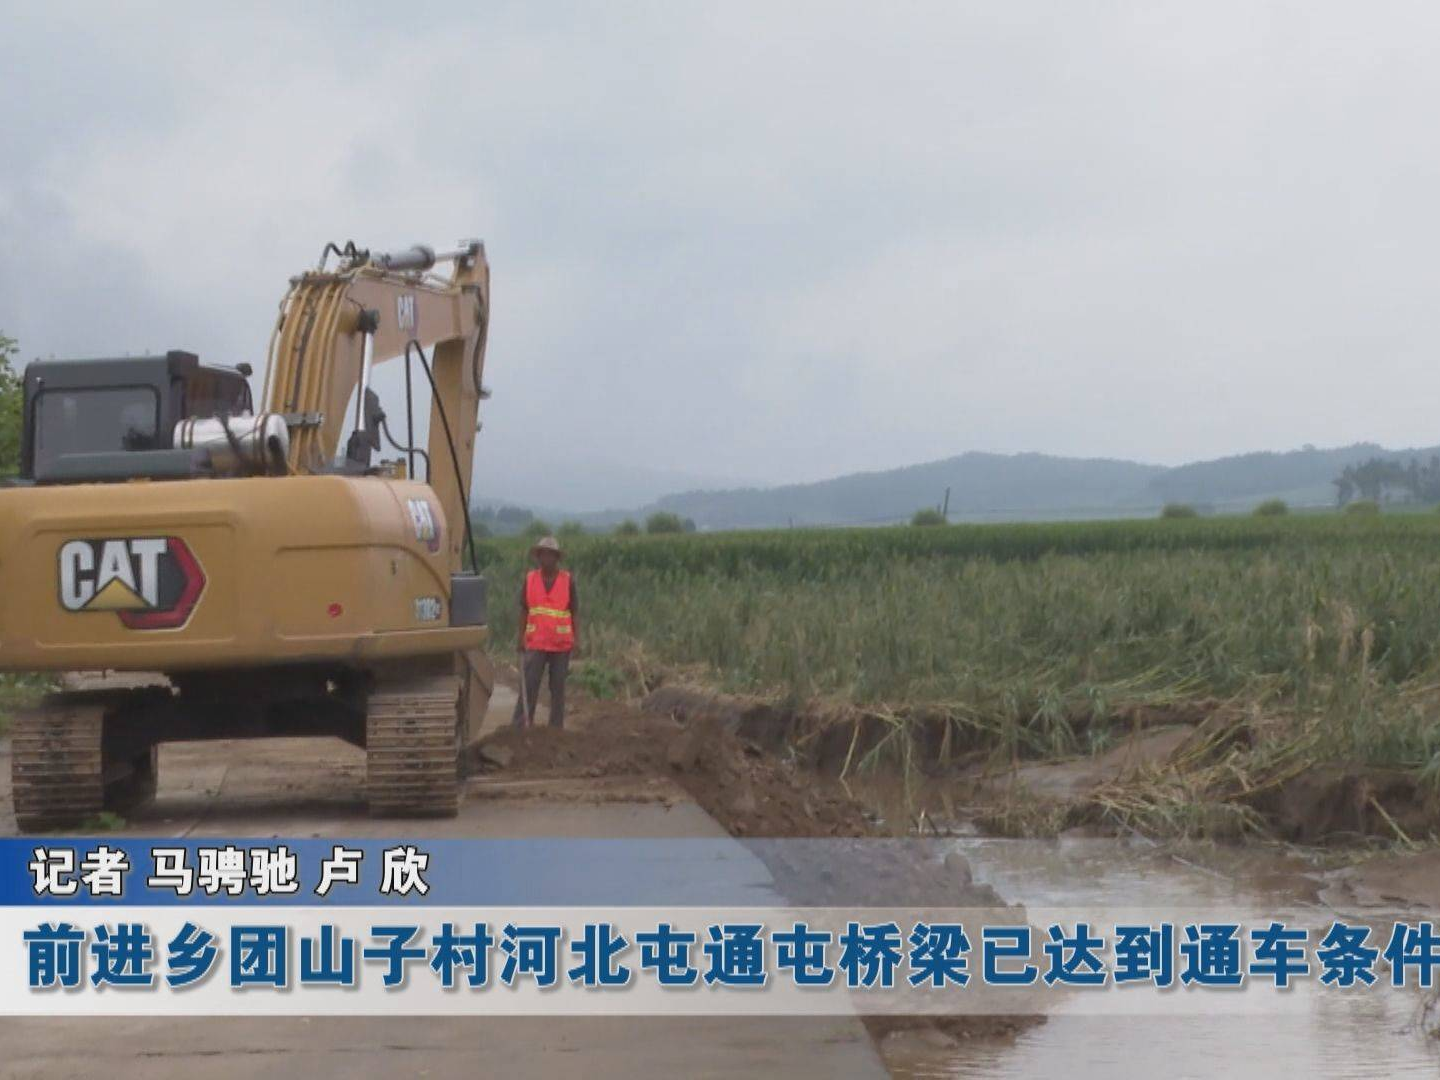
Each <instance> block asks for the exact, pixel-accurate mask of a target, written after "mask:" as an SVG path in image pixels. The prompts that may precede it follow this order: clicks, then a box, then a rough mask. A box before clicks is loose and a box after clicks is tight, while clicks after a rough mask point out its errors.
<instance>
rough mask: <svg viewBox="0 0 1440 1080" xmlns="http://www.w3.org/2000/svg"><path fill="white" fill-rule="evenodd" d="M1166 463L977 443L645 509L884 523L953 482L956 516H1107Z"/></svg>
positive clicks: (727, 522) (1134, 498)
mask: <svg viewBox="0 0 1440 1080" xmlns="http://www.w3.org/2000/svg"><path fill="white" fill-rule="evenodd" d="M1162 472H1164V469H1163V467H1161V466H1157V465H1142V464H1139V463H1137V462H1133V461H1112V460H1107V459H1102V458H1062V457H1052V456H1049V455H1046V454H984V453H969V454H962V455H960V456H959V457H954V458H947V459H945V460H943V461H932V462H928V463H926V464H923V465H911V466H908V467H905V468H901V469H887V470H885V471H883V472H866V473H854V474H851V475H848V476H841V477H836V478H835V479H833V480H822V481H819V482H817V483H812V484H787V485H784V486H782V487H774V488H745V489H740V490H730V491H694V492H687V493H684V494H678V495H667V496H665V497H664V498H662V499H659V500H658V501H657V502H656V503H655V504H654V505H653V507H647V508H646V509H647V510H651V509H658V510H668V511H671V512H673V513H676V514H679V515H680V516H681V517H688V518H692V519H694V521H695V522H696V524H697V525H699V526H700V527H701V528H722V529H724V528H731V529H733V528H747V527H756V528H759V527H766V526H774V525H786V524H794V525H834V524H849V525H863V524H884V523H887V522H893V521H903V520H907V519H908V518H909V517H910V515H911V514H912V513H914V512H915V510H916V508H918V507H921V506H939V505H940V504H941V503H942V502H943V501H944V499H945V491H946V488H949V489H950V515H951V517H952V518H955V519H957V520H963V519H973V520H982V519H987V518H989V519H996V520H1005V519H1019V518H1027V517H1087V516H1091V517H1093V516H1108V515H1110V514H1112V513H1113V512H1114V511H1115V510H1116V508H1117V507H1121V506H1124V505H1126V504H1127V503H1134V502H1138V501H1139V500H1140V497H1141V493H1142V492H1143V491H1144V489H1145V485H1146V483H1147V482H1148V481H1149V480H1151V479H1152V478H1154V477H1155V476H1157V475H1158V474H1160V473H1162Z"/></svg>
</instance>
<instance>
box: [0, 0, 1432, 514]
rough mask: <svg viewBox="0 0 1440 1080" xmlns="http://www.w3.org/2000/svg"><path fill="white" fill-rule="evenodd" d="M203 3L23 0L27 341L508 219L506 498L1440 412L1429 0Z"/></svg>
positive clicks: (501, 332) (13, 69)
mask: <svg viewBox="0 0 1440 1080" xmlns="http://www.w3.org/2000/svg"><path fill="white" fill-rule="evenodd" d="M203 6H204V7H206V8H209V7H210V6H209V5H203ZM201 7H202V5H189V4H184V5H182V4H174V5H156V6H146V5H141V4H127V5H124V6H123V8H122V6H121V5H105V6H96V7H94V8H89V7H86V6H84V5H69V4H64V5H62V4H48V5H43V6H42V5H38V4H37V5H20V4H5V5H4V10H3V14H0V78H3V92H0V133H3V136H4V143H3V147H0V330H3V331H4V332H6V333H8V334H10V335H11V336H13V337H18V338H19V339H20V341H21V346H22V351H23V354H24V356H25V357H27V358H29V357H32V356H36V355H51V354H54V355H56V356H69V355H107V354H112V355H113V354H119V353H125V352H143V351H147V350H154V351H161V350H164V349H166V348H169V347H188V348H192V349H194V350H195V351H198V352H199V353H200V354H201V355H202V357H203V358H205V359H207V360H211V361H216V362H225V363H234V362H237V361H240V360H249V361H250V362H252V363H254V364H256V366H257V367H259V366H260V364H261V363H262V362H263V358H264V350H265V346H266V342H267V340H268V336H269V333H270V327H271V323H272V321H273V317H274V312H275V306H276V304H277V302H278V301H279V299H280V297H281V295H282V293H283V292H284V289H285V285H286V279H287V277H288V276H289V275H290V274H292V273H294V272H296V271H298V270H301V269H303V268H306V267H308V266H310V265H311V264H313V263H314V261H315V259H316V258H317V256H318V254H319V251H320V249H321V247H322V246H323V244H324V242H325V241H326V240H330V239H335V240H344V239H346V238H350V237H354V238H355V239H357V240H358V241H360V242H361V243H362V244H365V245H367V246H370V247H372V248H383V247H386V246H400V245H403V244H406V243H409V242H411V241H415V240H420V241H426V242H430V243H434V244H436V245H437V246H443V245H446V244H449V243H450V242H452V241H454V240H457V239H459V238H461V237H466V236H472V235H478V236H482V237H484V238H485V240H486V244H487V247H488V250H489V253H490V260H491V264H492V268H493V274H494V316H493V328H492V332H491V336H490V352H489V359H488V370H487V381H488V382H489V384H490V385H491V386H492V388H493V390H494V398H493V400H492V401H491V402H489V403H488V405H487V406H486V412H485V432H484V435H483V436H482V439H481V442H480V453H481V455H482V456H483V457H484V465H483V466H482V469H481V472H480V479H479V480H478V481H477V492H476V494H477V498H483V497H484V496H485V495H486V493H487V492H493V493H494V494H496V495H504V496H509V497H526V498H528V499H529V501H531V502H534V503H540V504H550V505H555V504H560V505H570V506H575V507H576V508H583V507H581V506H580V503H579V502H578V501H577V494H583V491H581V490H580V489H588V490H589V497H588V501H589V502H591V503H594V504H603V503H605V502H610V501H616V500H622V501H623V499H625V498H627V497H628V496H630V495H632V494H635V493H636V492H635V491H631V490H630V489H629V488H627V487H626V484H630V485H631V487H634V486H635V485H636V484H639V486H640V487H643V486H644V485H645V483H651V482H653V483H654V484H658V485H659V486H661V487H664V486H666V485H668V484H670V483H672V482H673V483H682V482H689V481H693V480H695V479H697V478H699V479H707V480H716V479H735V480H751V481H764V482H779V481H787V480H797V479H812V478H819V477H824V476H829V475H834V474H836V473H841V472H846V471H852V470H857V469H874V468H882V467H888V466H893V465H901V464H909V463H913V462H917V461H923V460H929V459H934V458H939V457H946V456H949V455H952V454H957V453H961V452H963V451H965V450H972V449H979V450H996V451H1007V452H1008V451H1019V450H1039V451H1046V452H1051V453H1057V454H1073V455H1086V456H1118V457H1130V458H1137V459H1141V460H1145V461H1157V462H1167V463H1169V462H1181V461H1185V460H1191V459H1195V458H1202V457H1210V456H1216V455H1220V454H1226V453H1233V452H1238V451H1243V450H1250V449H1280V448H1290V447H1295V446H1298V445H1300V444H1303V443H1307V442H1311V443H1316V444H1320V445H1330V444H1341V443H1348V442H1353V441H1357V440H1363V439H1374V440H1378V441H1382V442H1385V443H1387V444H1391V445H1424V444H1433V443H1437V442H1440V281H1437V273H1436V267H1437V264H1440V139H1437V138H1436V134H1435V133H1436V110H1437V103H1440V6H1437V5H1434V4H1427V3H1415V4H1383V3H1368V4H1359V3H1354V2H1351V0H1344V2H1324V3H1322V2H1316V0H1306V2H1296V3H1271V4H1265V3H1260V2H1256V0H1244V2H1240V3H1233V4H1231V3H1220V2H1216V0H1203V2H1202V0H1194V2H1191V3H1186V4H1174V5H1167V4H1162V3H1156V2H1149V0H1147V2H1136V3H1132V4H1100V3H1087V4H1070V3H1063V2H1060V0H1055V2H1051V3H1044V4H1038V3H1037V4H1023V3H1015V2H1003V3H1002V2H995V3H986V4H972V3H935V4H877V3H874V2H870V3H864V4H854V5H850V4H843V3H838V2H827V3H817V4H804V3H798V2H769V3H757V4H753V5H752V4H744V3H739V2H734V0H725V2H712V3H709V4H703V5H702V4H685V3H678V2H673V0H670V2H664V3H654V4H634V3H628V4H627V3H605V4H601V3H574V4H571V3H564V4H543V3H516V4H493V3H485V2H477V0H470V2H466V3H463V4H440V3H433V4H432V3H423V2H414V3H406V4H398V3H393V2H391V3H384V4H376V5H373V6H369V7H367V6H365V5H360V4H336V5H333V6H324V5H321V4H306V5H298V4H293V3H292V4H286V5H283V6H277V7H259V6H250V5H230V6H227V7H226V8H225V9H224V12H223V13H217V14H210V15H197V14H196V12H197V10H199V9H200V8H201ZM27 8H28V10H27ZM215 10H216V11H217V12H218V11H219V9H218V7H217V8H216V9H215ZM628 468H633V469H636V470H650V471H651V472H653V473H661V474H663V475H662V476H661V477H659V478H656V477H653V476H652V477H650V479H649V480H637V479H636V477H637V476H641V475H642V474H632V473H626V472H625V471H624V470H625V469H628ZM562 477H563V479H562ZM627 477H628V479H627ZM577 485H578V487H577ZM547 488H548V490H546V489H547ZM622 489H623V490H622ZM637 490H638V489H637ZM567 493H568V494H567ZM549 496H555V497H549Z"/></svg>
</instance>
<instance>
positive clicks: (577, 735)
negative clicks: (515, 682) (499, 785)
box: [473, 702, 876, 837]
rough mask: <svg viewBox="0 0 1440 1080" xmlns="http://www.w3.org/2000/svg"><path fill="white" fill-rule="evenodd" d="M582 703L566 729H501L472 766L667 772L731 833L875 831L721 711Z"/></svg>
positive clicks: (541, 772) (836, 793)
mask: <svg viewBox="0 0 1440 1080" xmlns="http://www.w3.org/2000/svg"><path fill="white" fill-rule="evenodd" d="M580 709H581V710H582V714H581V715H577V718H576V719H577V723H576V726H575V727H574V728H573V729H572V728H567V729H565V730H563V731H557V730H553V729H551V728H548V727H543V726H542V727H533V728H524V729H518V730H517V729H509V728H507V729H505V730H503V731H499V732H496V733H494V734H493V735H490V736H489V737H487V738H486V739H484V740H482V741H481V743H480V744H479V746H478V747H477V748H476V750H477V752H478V758H477V759H476V760H475V761H474V762H473V764H475V765H476V766H478V768H479V770H480V771H491V770H497V769H503V770H504V771H505V772H506V774H507V775H513V776H518V777H525V778H550V777H564V776H583V777H590V778H595V777H628V776H636V777H656V776H664V777H668V778H669V779H671V780H673V781H674V782H675V783H676V784H678V785H679V786H680V787H682V788H684V789H685V791H686V792H687V793H688V794H689V795H690V796H691V797H692V798H693V799H694V800H695V801H696V802H697V803H699V804H700V806H701V807H703V808H704V809H705V811H706V812H707V813H709V814H710V815H711V816H712V817H714V818H716V819H717V820H718V821H719V822H720V823H721V824H722V825H724V826H725V828H726V829H727V830H729V831H730V832H731V833H732V834H734V835H736V836H774V837H799V836H870V835H874V833H875V831H876V830H875V827H874V826H873V825H872V823H871V822H870V820H869V819H868V818H867V817H866V816H865V814H864V812H863V811H862V810H861V808H860V806H859V805H858V804H857V803H855V802H854V801H853V800H851V799H850V798H848V797H847V796H846V795H845V794H844V793H843V792H842V791H840V790H839V789H838V788H832V787H831V786H829V785H827V784H825V783H823V782H822V781H820V780H819V779H818V778H814V777H811V776H809V775H808V774H806V773H804V772H802V771H801V770H800V769H797V768H796V767H794V766H793V765H791V764H787V763H786V762H784V761H782V760H778V759H776V758H774V757H772V756H770V755H769V754H767V753H766V751H765V750H764V749H763V748H762V747H760V746H759V745H758V744H757V743H755V742H753V741H751V740H747V739H744V738H742V737H740V736H738V735H736V734H735V733H734V731H732V730H731V729H730V728H729V727H728V726H727V725H726V724H725V723H724V722H723V721H722V720H721V719H720V718H716V717H710V718H701V719H697V720H693V721H691V722H689V723H686V724H683V725H682V724H680V723H678V722H677V721H675V720H673V719H671V718H669V717H668V716H664V715H656V714H653V713H640V712H637V711H635V710H634V709H631V708H628V707H626V706H621V705H613V704H606V703H598V702H597V703H586V704H584V705H582V706H580ZM580 721H583V723H582V722H580Z"/></svg>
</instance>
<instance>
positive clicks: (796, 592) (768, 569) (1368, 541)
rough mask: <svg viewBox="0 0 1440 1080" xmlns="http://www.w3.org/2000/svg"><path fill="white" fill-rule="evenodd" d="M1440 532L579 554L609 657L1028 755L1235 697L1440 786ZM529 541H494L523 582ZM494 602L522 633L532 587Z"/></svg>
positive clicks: (1317, 520)
mask: <svg viewBox="0 0 1440 1080" xmlns="http://www.w3.org/2000/svg"><path fill="white" fill-rule="evenodd" d="M1437 550H1440V515H1418V514H1410V515H1385V514H1380V515H1365V514H1358V515H1339V514H1327V515H1289V516H1281V515H1276V516H1268V517H1253V516H1246V517H1223V518H1217V517H1203V518H1188V517H1181V518H1167V519H1162V520H1149V521H1110V522H1083V523H1062V524H1034V525H959V526H951V527H949V528H945V529H910V528H903V527H902V528H891V529H844V530H787V531H771V532H750V533H727V534H719V535H710V536H706V535H691V536H674V537H664V536H662V537H627V538H611V537H585V538H577V540H576V541H575V542H573V543H572V545H571V549H570V552H569V555H570V564H571V565H572V567H573V568H574V569H575V570H576V571H577V577H578V579H579V581H580V583H581V584H580V589H581V593H582V596H583V607H584V611H583V619H584V634H585V641H586V646H587V648H588V649H589V652H590V657H591V659H592V660H594V661H597V662H599V663H601V664H603V665H604V666H606V667H607V668H611V669H615V670H622V671H623V670H626V669H627V665H633V664H634V663H636V658H637V657H638V658H640V661H639V662H641V663H645V664H651V665H660V666H661V667H665V668H683V669H688V670H690V671H693V672H696V673H697V674H699V675H700V676H701V677H702V678H704V679H705V680H707V681H709V682H711V683H713V684H714V685H716V686H717V687H719V688H721V689H726V690H735V691H749V692H759V693H763V694H768V695H774V696H781V697H784V698H787V699H789V700H791V701H795V702H805V701H813V700H816V699H822V700H825V701H829V702H840V703H845V704H848V705H852V706H855V707H858V708H862V709H868V710H871V711H872V712H874V713H877V714H884V715H887V716H894V717H898V718H899V720H900V722H901V723H902V725H903V722H904V721H905V720H906V719H907V718H914V717H917V716H920V715H924V716H928V717H930V718H932V719H933V718H934V717H936V716H939V717H941V718H943V720H944V722H945V723H947V724H951V725H953V726H954V727H955V729H956V734H957V736H958V737H960V738H962V739H963V740H965V741H967V742H969V743H971V744H974V743H977V742H979V743H983V744H985V745H989V746H992V747H994V748H996V750H997V752H1001V753H1006V754H1012V755H1014V756H1017V757H1018V756H1048V755H1062V754H1071V753H1080V752H1088V751H1090V750H1092V749H1096V748H1100V747H1103V746H1104V745H1106V744H1107V743H1108V741H1109V739H1110V735H1111V733H1112V732H1113V730H1114V729H1115V728H1116V727H1117V726H1118V725H1121V724H1122V723H1123V722H1124V721H1123V718H1124V717H1125V716H1126V715H1127V714H1128V713H1129V712H1131V711H1133V710H1134V709H1136V708H1140V707H1151V708H1153V707H1165V706H1170V705H1183V704H1185V703H1193V702H1196V701H1200V700H1210V701H1214V700H1217V699H1218V700H1223V701H1227V702H1230V703H1231V705H1232V706H1233V707H1234V708H1237V709H1239V708H1254V709H1261V710H1264V712H1265V713H1266V714H1267V715H1274V716H1283V717H1285V718H1287V721H1288V723H1289V725H1290V728H1291V729H1292V730H1293V731H1294V732H1295V733H1296V734H1295V738H1296V739H1299V738H1301V737H1302V735H1303V739H1304V743H1305V748H1306V753H1307V754H1308V755H1310V756H1311V757H1313V758H1324V759H1339V760H1346V761H1354V762H1359V763H1371V764H1384V765H1398V766H1402V767H1404V768H1408V769H1414V770H1417V771H1419V772H1420V773H1421V774H1422V775H1424V776H1427V777H1429V778H1431V779H1433V780H1435V781H1437V783H1440V722H1437V720H1440V573H1437V572H1436V552H1437ZM523 557H524V553H523V545H521V544H516V543H507V542H500V543H492V544H489V545H487V547H486V551H485V558H486V559H488V561H489V563H490V566H489V572H490V573H491V575H492V577H497V576H498V578H499V579H501V580H504V581H512V580H517V579H518V575H519V574H520V572H521V569H522V564H523ZM506 589H508V586H506ZM504 591H505V589H502V590H501V592H502V593H503V592H504ZM494 614H495V617H496V618H495V621H496V623H497V634H496V640H498V641H509V640H512V639H511V636H510V635H512V634H513V633H514V623H513V620H514V613H513V612H512V611H510V610H509V605H499V606H498V610H497V611H496V612H495V613H494Z"/></svg>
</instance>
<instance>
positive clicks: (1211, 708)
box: [643, 686, 1440, 844]
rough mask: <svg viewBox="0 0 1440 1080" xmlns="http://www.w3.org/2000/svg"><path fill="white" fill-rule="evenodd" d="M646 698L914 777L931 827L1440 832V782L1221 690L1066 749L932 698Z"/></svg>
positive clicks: (753, 738)
mask: <svg viewBox="0 0 1440 1080" xmlns="http://www.w3.org/2000/svg"><path fill="white" fill-rule="evenodd" d="M643 707H644V709H645V710H646V711H647V712H648V713H650V714H652V715H655V716H666V717H670V718H674V719H676V720H678V721H681V722H684V723H686V724H690V725H703V726H705V727H706V729H707V730H713V731H724V732H729V733H732V734H733V736H734V737H735V738H736V739H738V740H741V741H742V742H743V743H744V744H745V745H747V746H751V747H754V748H755V750H756V752H757V753H763V754H765V755H766V756H769V757H772V758H782V759H786V760H789V761H791V762H793V763H795V765H796V766H798V767H801V768H804V769H806V770H808V771H810V772H812V773H814V774H816V775H817V776H820V777H830V778H846V779H854V780H859V781H862V782H864V781H868V780H872V779H873V778H875V777H877V776H878V777H886V776H888V777H891V778H896V777H899V778H902V779H904V780H905V781H906V784H905V787H906V791H907V795H908V796H910V797H911V801H912V805H909V806H906V807H904V808H903V809H904V811H905V817H906V818H907V819H908V821H909V822H910V824H911V825H913V826H916V827H919V828H924V827H925V826H926V825H933V824H934V823H935V820H936V818H937V817H950V818H954V817H956V816H957V815H958V816H963V817H964V818H966V819H967V820H968V821H970V822H972V823H974V824H976V825H978V826H979V827H981V828H982V829H985V830H986V831H990V832H994V833H1000V834H1006V835H1047V834H1055V833H1059V832H1063V831H1066V830H1069V829H1076V828H1083V829H1088V830H1093V831H1097V832H1102V833H1103V832H1130V831H1139V832H1143V833H1146V834H1149V835H1154V836H1167V837H1168V836H1185V837H1206V838H1213V839H1230V838H1238V837H1241V836H1246V835H1253V836H1260V837H1265V838H1270V839H1277V840H1285V841H1290V842H1297V843H1307V844H1318V843H1346V842H1355V841H1359V840H1365V839H1367V838H1377V839H1382V840H1391V841H1400V842H1402V843H1413V842H1424V841H1427V840H1433V839H1436V838H1437V833H1440V788H1437V785H1435V784H1433V783H1429V782H1427V781H1426V780H1425V779H1424V778H1423V777H1422V775H1421V774H1419V773H1417V772H1415V771H1413V770H1406V769H1399V768H1387V767H1379V766H1364V765H1353V764H1345V763H1341V762H1336V761H1331V760H1326V759H1325V758H1324V757H1323V756H1321V755H1320V753H1319V751H1318V748H1317V746H1316V742H1315V740H1314V739H1313V738H1309V737H1307V735H1306V733H1305V732H1304V731H1303V730H1302V731H1297V730H1295V729H1294V728H1292V727H1287V726H1285V725H1284V724H1283V723H1282V722H1280V721H1277V720H1275V719H1273V718H1269V717H1266V716H1265V715H1263V714H1261V713H1260V712H1259V711H1257V710H1253V709H1251V710H1245V709H1240V708H1237V707H1235V706H1232V705H1227V704H1225V703H1221V702H1205V701H1197V702H1189V703H1181V704H1175V705H1173V706H1166V707H1163V708H1160V707H1142V708H1136V709H1133V710H1130V711H1129V712H1128V713H1126V714H1125V715H1123V716H1122V717H1120V720H1119V723H1118V724H1117V725H1115V726H1114V727H1113V728H1112V732H1116V733H1115V734H1112V735H1111V736H1110V737H1109V739H1108V741H1107V743H1106V744H1105V746H1104V748H1103V749H1102V750H1100V751H1099V752H1097V753H1095V754H1093V755H1090V756H1085V757H1073V758H1068V759H1064V760H1034V759H1030V760H1027V759H1024V758H1021V757H1019V756H1017V755H1015V754H1014V753H1013V752H1012V753H1009V754H1007V752H1006V749H1005V747H1004V746H1003V745H997V744H996V743H995V742H994V741H993V740H992V739H988V738H987V737H986V733H985V732H984V731H983V730H977V729H974V728H966V727H964V726H962V725H959V724H956V723H955V722H954V720H953V719H952V718H950V717H947V716H945V715H943V714H940V713H927V712H925V711H924V710H909V711H905V712H893V713H892V712H887V711H882V710H862V709H858V708H853V707H842V706H832V707H825V706H812V707H806V708H799V709H794V708H785V707H782V706H779V705H776V704H775V703H773V702H768V701H765V700H763V699H756V698H748V699H747V698H738V697H733V696H724V695H719V694H714V693H710V692H707V691H705V690H703V689H699V688H694V687H684V686H664V687H661V688H659V689H657V690H655V691H654V692H652V693H651V694H649V695H648V696H647V697H646V698H645V701H644V703H643ZM937 796H939V798H938V800H937V798H936V797H937ZM937 801H938V804H939V805H938V806H937V805H936V803H937ZM896 824H897V826H898V829H897V828H892V830H891V831H892V832H893V831H899V830H900V829H903V828H904V825H903V823H896Z"/></svg>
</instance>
